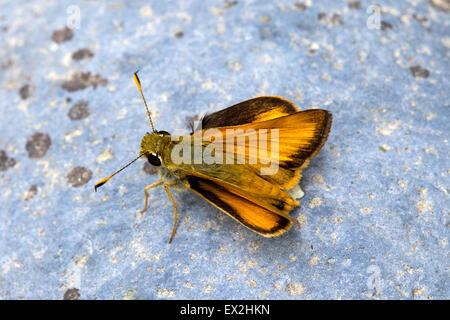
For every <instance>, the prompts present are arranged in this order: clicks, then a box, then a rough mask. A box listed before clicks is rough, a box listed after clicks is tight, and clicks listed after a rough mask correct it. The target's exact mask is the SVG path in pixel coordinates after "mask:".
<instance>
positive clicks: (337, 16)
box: [330, 13, 344, 26]
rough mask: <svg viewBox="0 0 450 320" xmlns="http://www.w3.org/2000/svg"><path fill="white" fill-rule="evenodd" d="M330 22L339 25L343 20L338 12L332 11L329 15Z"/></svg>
mask: <svg viewBox="0 0 450 320" xmlns="http://www.w3.org/2000/svg"><path fill="white" fill-rule="evenodd" d="M330 23H331V24H332V25H333V26H340V25H342V24H344V22H343V21H342V19H341V15H340V14H337V13H334V14H333V15H332V16H331V19H330Z"/></svg>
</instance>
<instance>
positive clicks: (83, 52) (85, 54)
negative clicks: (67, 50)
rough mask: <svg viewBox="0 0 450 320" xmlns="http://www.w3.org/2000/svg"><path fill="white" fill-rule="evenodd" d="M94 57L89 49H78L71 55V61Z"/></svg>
mask: <svg viewBox="0 0 450 320" xmlns="http://www.w3.org/2000/svg"><path fill="white" fill-rule="evenodd" d="M93 56H94V53H93V52H92V51H91V50H89V49H80V50H77V51H75V52H74V53H72V59H73V60H77V61H78V60H82V59H90V58H92V57H93Z"/></svg>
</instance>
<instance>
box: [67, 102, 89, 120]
mask: <svg viewBox="0 0 450 320" xmlns="http://www.w3.org/2000/svg"><path fill="white" fill-rule="evenodd" d="M67 115H68V116H69V118H70V119H71V120H81V119H85V118H87V117H88V116H89V109H88V102H87V101H84V100H81V101H79V102H77V103H75V104H74V105H73V106H72V108H70V110H69V112H68V113H67Z"/></svg>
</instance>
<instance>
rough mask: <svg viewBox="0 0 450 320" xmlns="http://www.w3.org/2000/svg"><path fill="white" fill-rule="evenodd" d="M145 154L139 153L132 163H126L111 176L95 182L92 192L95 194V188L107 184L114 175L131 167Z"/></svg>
mask: <svg viewBox="0 0 450 320" xmlns="http://www.w3.org/2000/svg"><path fill="white" fill-rule="evenodd" d="M144 154H145V153H141V154H140V155H139V156H138V157H137V158H136V159H134V160H133V161H131V162H130V163H128V164H127V165H126V166H125V167H123V168H121V169H120V170H117V171H116V172H114V173H113V174H112V175H110V176H109V177H107V178H105V179H103V180H100V181H99V182H97V183H96V184H95V187H94V190H95V192H97V188H99V187H101V186H102V185H104V184H105V183H107V182H108V180H109V179H111V178H112V177H114V176H115V175H116V174H118V173H119V172H120V171H122V170H123V169H125V168H127V167H128V166H129V165H131V164H132V163H133V162H135V161H136V160H137V159H139V158H140V157H142V156H143V155H144Z"/></svg>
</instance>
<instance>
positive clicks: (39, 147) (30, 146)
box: [25, 132, 52, 158]
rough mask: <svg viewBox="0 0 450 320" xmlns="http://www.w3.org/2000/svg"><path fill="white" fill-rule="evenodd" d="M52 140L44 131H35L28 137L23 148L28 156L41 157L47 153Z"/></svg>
mask: <svg viewBox="0 0 450 320" xmlns="http://www.w3.org/2000/svg"><path fill="white" fill-rule="evenodd" d="M51 144H52V141H51V139H50V136H49V135H48V134H46V133H40V132H36V133H35V134H33V135H32V136H31V137H29V138H28V140H27V143H26V145H25V149H26V150H27V151H28V157H30V158H42V157H43V156H45V154H46V153H47V151H48V149H49V148H50V145H51Z"/></svg>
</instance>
